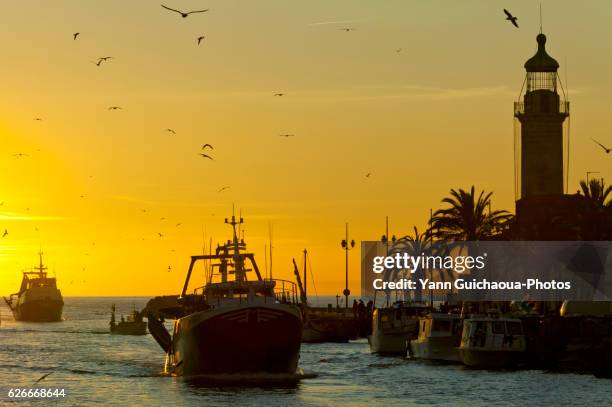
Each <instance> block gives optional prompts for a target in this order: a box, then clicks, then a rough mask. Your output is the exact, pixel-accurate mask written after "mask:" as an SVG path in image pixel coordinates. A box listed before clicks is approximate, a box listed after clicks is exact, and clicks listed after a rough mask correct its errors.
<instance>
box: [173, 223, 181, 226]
mask: <svg viewBox="0 0 612 407" xmlns="http://www.w3.org/2000/svg"><path fill="white" fill-rule="evenodd" d="M181 225H182V224H181V223H177V224H176V225H174V226H176V227H179V226H181Z"/></svg>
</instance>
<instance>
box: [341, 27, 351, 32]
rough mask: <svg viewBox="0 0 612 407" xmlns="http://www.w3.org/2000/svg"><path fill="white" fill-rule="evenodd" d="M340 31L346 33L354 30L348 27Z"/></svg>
mask: <svg viewBox="0 0 612 407" xmlns="http://www.w3.org/2000/svg"><path fill="white" fill-rule="evenodd" d="M338 29H339V30H340V31H346V32H349V31H353V28H349V27H346V28H338Z"/></svg>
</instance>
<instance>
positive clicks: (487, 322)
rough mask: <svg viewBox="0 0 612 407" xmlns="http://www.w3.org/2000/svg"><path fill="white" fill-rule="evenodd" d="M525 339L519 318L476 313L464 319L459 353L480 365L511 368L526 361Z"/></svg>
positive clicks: (467, 362)
mask: <svg viewBox="0 0 612 407" xmlns="http://www.w3.org/2000/svg"><path fill="white" fill-rule="evenodd" d="M526 350H527V346H526V341H525V335H524V333H523V326H522V323H521V320H520V319H516V318H505V317H495V316H474V317H471V318H469V319H465V320H464V321H463V332H462V336H461V343H460V345H459V356H460V358H461V361H462V362H463V364H465V365H467V366H470V367H478V368H512V367H517V366H519V365H521V364H523V363H524V362H525V356H526Z"/></svg>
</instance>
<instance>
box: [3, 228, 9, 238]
mask: <svg viewBox="0 0 612 407" xmlns="http://www.w3.org/2000/svg"><path fill="white" fill-rule="evenodd" d="M6 236H8V230H6V229H4V233H3V234H2V237H6Z"/></svg>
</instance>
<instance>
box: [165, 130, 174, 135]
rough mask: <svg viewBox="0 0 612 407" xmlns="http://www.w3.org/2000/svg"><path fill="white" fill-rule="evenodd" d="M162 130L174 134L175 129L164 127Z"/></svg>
mask: <svg viewBox="0 0 612 407" xmlns="http://www.w3.org/2000/svg"><path fill="white" fill-rule="evenodd" d="M164 131H165V132H168V133H172V134H176V131H174V130H172V129H165V130H164Z"/></svg>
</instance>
